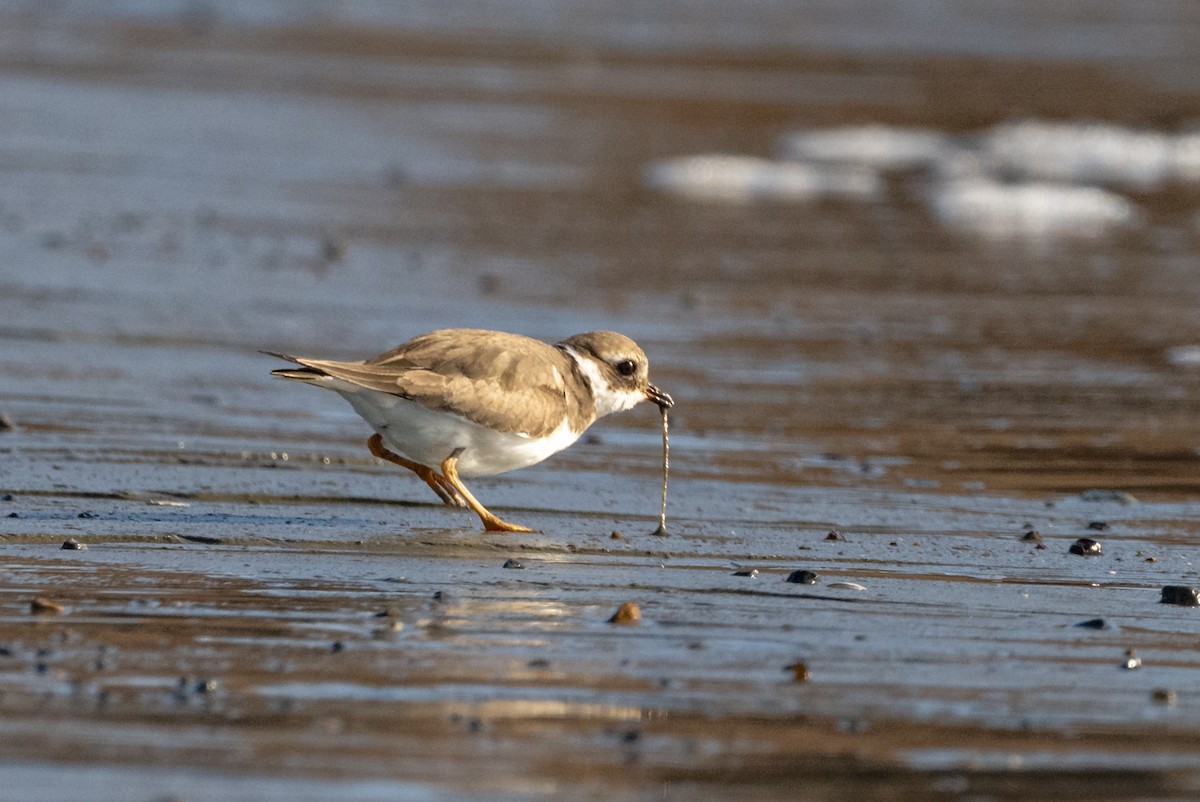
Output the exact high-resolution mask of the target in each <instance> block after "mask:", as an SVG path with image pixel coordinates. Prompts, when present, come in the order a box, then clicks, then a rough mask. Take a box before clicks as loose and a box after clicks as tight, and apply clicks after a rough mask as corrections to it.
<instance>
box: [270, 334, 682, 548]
mask: <svg viewBox="0 0 1200 802" xmlns="http://www.w3.org/2000/svg"><path fill="white" fill-rule="evenodd" d="M263 353H266V354H269V355H270V356H274V357H278V358H280V359H285V360H287V361H289V362H292V363H294V364H296V365H299V366H300V367H295V368H290V367H289V368H280V369H277V370H273V371H271V373H272V375H274V376H278V377H280V378H283V379H294V380H296V381H301V382H304V383H306V384H311V385H314V386H316V387H324V388H327V389H330V390H333V391H334V392H336V393H338V394H339V395H340V396H342V398H344V399H346V400H347V401H349V402H350V406H352V407H353V408H354V411H355V412H357V413H358V414H359V415H360V416H361V417H362V418H363V419H364V420H366V422H367V423H369V424H370V425H371V427H372V428H373V429H374V430H375V433H374V434H373V435H371V436H370V438H369V439H368V440H367V448H368V449H370V451H371V453H372V454H374V455H375V456H376V457H379V458H381V459H384V460H387V461H389V462H392V463H395V464H396V465H399V466H401V467H403V468H407V469H408V470H410V471H412V472H413V473H415V474H416V475H417V476H418V477H420V478H421V479H422V480H423V481H424V482H425V483H426V484H427V485H429V487H430V488H431V489H432V490H433V492H434V493H436V494H437V496H438V498H439V499H441V500H442V502H443V503H445V504H447V505H451V506H460V507H462V506H465V507H469V508H470V509H471V510H472V511H474V513H475V514H476V515H478V516H479V519H480V520H481V521H482V523H483V528H484V530H485V531H488V532H532V531H534V530H532V529H530V528H529V527H526V526H522V525H520V524H514V523H509V522H507V521H505V520H503V519H501V518H500V517H498V516H497V515H495V514H493V513H492V512H490V511H489V510H488V509H487V508H486V507H484V506H483V505H482V504H481V503H479V501H478V500H476V498H475V496H474V495H472V494H471V491H470V490H468V489H467V486H466V485H465V484H464V483H463V481H462V477H464V476H465V477H473V476H491V475H494V474H499V473H504V472H506V471H512V470H516V469H518V468H525V467H528V466H530V465H534V464H536V463H538V462H541V461H542V460H544V459H546V458H547V457H549V456H550V455H552V454H555V453H557V452H559V451H561V450H563V449H564V448H567V447H568V446H570V445H571V444H572V443H574V442H575V441H576V440H578V439H579V437H580V435H582V434H583V433H584V432H585V431H586V430H587V429H588V427H589V426H591V425H592V424H593V423H594V422H595V421H596V420H597V419H599V418H602V417H604V416H606V415H610V414H613V413H615V412H622V411H624V410H627V409H631V408H632V407H634V406H636V405H637V404H640V403H641V402H643V401H651V402H653V403H655V404H657V405H658V406H659V408H660V409H661V410H663V411H664V414H665V410H667V409H669V408H671V407H672V406H673V405H674V403H675V402H674V400H673V399H672V398H671V396H670V395H668V394H667V393H665V392H663V391H662V390H660V389H659V388H658V387H656V386H654V385H653V384H651V383H650V379H649V363H648V361H647V359H646V353H645V351H643V350H642V349H641V348H640V347H639V346H638V345H637V343H635V342H634V341H633V340H631V339H630V338H628V337H626V336H624V335H623V334H618V333H617V332H614V331H592V332H586V333H584V334H576V335H574V336H572V337H568V338H567V339H565V340H562V341H561V342H558V343H555V344H553V345H552V344H550V343H546V342H543V341H541V340H536V339H533V338H531V337H526V336H523V335H520V334H510V333H507V332H502V331H489V330H484V329H466V328H455V329H439V330H437V331H432V332H429V333H427V334H422V335H420V336H418V337H414V338H412V339H411V340H408V341H407V342H404V343H401V344H400V345H397V346H396V347H395V348H392V349H391V350H389V351H385V352H384V353H382V354H379V355H377V356H373V357H370V358H369V359H362V360H358V361H353V362H339V361H335V360H330V359H314V358H310V357H298V356H290V355H288V354H281V353H276V352H274V351H264V352H263Z"/></svg>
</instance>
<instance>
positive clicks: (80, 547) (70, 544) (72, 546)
mask: <svg viewBox="0 0 1200 802" xmlns="http://www.w3.org/2000/svg"><path fill="white" fill-rule="evenodd" d="M60 548H62V549H64V550H66V551H87V544H86V543H80V542H79V541H78V540H76V539H75V538H73V537H69V538H67V539H66V540H64V541H63V544H62V546H61V547H60Z"/></svg>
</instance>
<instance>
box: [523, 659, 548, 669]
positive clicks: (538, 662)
mask: <svg viewBox="0 0 1200 802" xmlns="http://www.w3.org/2000/svg"><path fill="white" fill-rule="evenodd" d="M525 665H527V666H529V667H530V668H549V667H550V661H549V660H544V659H542V658H541V657H537V658H534V659H533V660H530V661H529V662H528V663H526V664H525Z"/></svg>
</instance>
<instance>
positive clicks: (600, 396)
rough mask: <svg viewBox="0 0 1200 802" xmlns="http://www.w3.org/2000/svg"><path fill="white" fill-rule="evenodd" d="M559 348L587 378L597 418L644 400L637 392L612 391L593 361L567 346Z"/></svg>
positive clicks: (644, 397)
mask: <svg viewBox="0 0 1200 802" xmlns="http://www.w3.org/2000/svg"><path fill="white" fill-rule="evenodd" d="M559 347H560V348H562V349H563V350H564V351H566V353H567V356H569V357H571V359H573V360H575V364H576V365H578V366H579V371H580V373H582V374H583V375H584V377H585V378H587V380H588V384H590V385H591V386H592V398H593V399H594V400H595V403H596V417H597V418H603V417H604V416H605V415H611V414H612V413H614V412H624V411H625V410H627V409H632V408H633V407H635V406H637V404H638V403H639V402H641V401H645V400H646V394H645V393H642V392H639V391H637V390H614V389H613V388H612V387H611V386H610V385H609V383H608V379H606V378H604V374H603V373H601V372H600V368H599V366H598V365H596V362H595V360H593V359H592V358H591V357H587V356H584V355H583V354H580V353H579V352H577V351H576V350H575V349H574V348H572V347H571V346H569V345H562V346H559Z"/></svg>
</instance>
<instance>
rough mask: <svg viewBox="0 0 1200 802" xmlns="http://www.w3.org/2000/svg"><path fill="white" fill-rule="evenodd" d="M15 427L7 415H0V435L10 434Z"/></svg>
mask: <svg viewBox="0 0 1200 802" xmlns="http://www.w3.org/2000/svg"><path fill="white" fill-rule="evenodd" d="M16 428H17V427H16V426H14V425H13V422H12V419H10V418H9V417H8V416H7V415H0V433H3V432H11V431H13V430H14V429H16Z"/></svg>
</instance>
